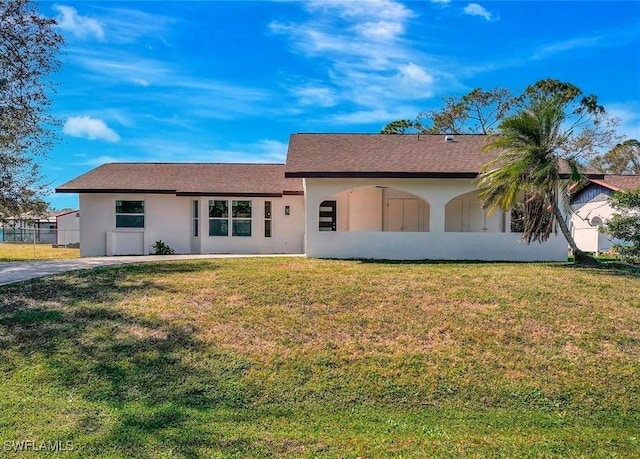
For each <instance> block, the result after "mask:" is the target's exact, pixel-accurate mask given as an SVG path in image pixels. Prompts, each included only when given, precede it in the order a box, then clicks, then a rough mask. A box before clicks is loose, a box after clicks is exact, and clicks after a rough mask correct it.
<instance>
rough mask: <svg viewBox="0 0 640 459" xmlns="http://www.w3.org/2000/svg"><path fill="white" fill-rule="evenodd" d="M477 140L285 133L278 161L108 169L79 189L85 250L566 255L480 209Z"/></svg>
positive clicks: (87, 177) (560, 244)
mask: <svg viewBox="0 0 640 459" xmlns="http://www.w3.org/2000/svg"><path fill="white" fill-rule="evenodd" d="M485 141H486V136H483V135H457V136H443V135H380V134H293V135H292V136H291V138H290V142H289V149H288V154H287V160H286V164H175V163H174V164H167V163H120V164H118V163H116V164H105V165H103V166H100V167H98V168H96V169H94V170H92V171H89V172H88V173H86V174H84V175H82V176H80V177H78V178H76V179H74V180H71V181H70V182H68V183H66V184H64V185H62V186H60V187H59V188H57V190H56V191H58V192H62V193H79V194H80V250H81V255H82V256H89V255H116V254H142V253H149V251H150V250H151V245H152V244H153V243H154V242H155V241H157V240H162V241H164V242H165V243H167V244H169V245H170V246H171V247H172V248H173V249H174V250H175V251H176V252H177V253H306V254H307V255H308V256H310V257H329V258H378V259H448V260H459V259H469V260H518V261H534V260H549V261H551V260H558V261H559V260H566V256H567V244H566V242H565V240H564V239H563V238H562V236H552V237H551V239H550V240H549V241H548V242H546V243H544V244H531V245H527V244H525V243H522V242H521V241H520V240H519V238H520V234H519V233H517V232H514V231H512V225H511V215H510V213H509V212H497V213H496V214H494V215H492V216H489V215H488V214H487V212H486V211H485V209H483V208H482V205H481V203H480V201H479V200H478V196H477V194H478V190H477V187H476V184H475V182H474V179H475V178H476V177H477V175H478V173H479V171H480V169H481V167H482V165H483V164H485V163H486V162H487V160H488V159H489V158H490V156H488V155H487V154H485V153H483V152H482V151H481V149H482V146H483V144H484V142H485Z"/></svg>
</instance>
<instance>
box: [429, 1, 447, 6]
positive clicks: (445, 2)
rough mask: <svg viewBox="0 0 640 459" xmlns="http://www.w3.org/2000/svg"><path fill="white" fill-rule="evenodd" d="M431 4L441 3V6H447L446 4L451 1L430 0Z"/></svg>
mask: <svg viewBox="0 0 640 459" xmlns="http://www.w3.org/2000/svg"><path fill="white" fill-rule="evenodd" d="M431 3H442V4H445V5H446V4H447V3H451V0H431Z"/></svg>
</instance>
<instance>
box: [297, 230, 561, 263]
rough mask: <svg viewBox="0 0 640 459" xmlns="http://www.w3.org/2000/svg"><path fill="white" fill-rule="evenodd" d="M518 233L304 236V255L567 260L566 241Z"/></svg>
mask: <svg viewBox="0 0 640 459" xmlns="http://www.w3.org/2000/svg"><path fill="white" fill-rule="evenodd" d="M519 238H520V234H517V233H451V232H448V233H434V232H425V233H421V232H413V233H385V232H371V233H355V232H342V233H341V232H322V233H321V232H318V234H313V235H307V256H309V257H317V258H373V259H388V260H425V259H431V260H486V261H566V260H567V242H566V241H565V240H564V238H563V237H562V236H552V237H551V238H550V240H549V241H547V242H546V243H544V244H537V243H534V244H531V245H527V244H526V243H523V242H521V241H520V240H519Z"/></svg>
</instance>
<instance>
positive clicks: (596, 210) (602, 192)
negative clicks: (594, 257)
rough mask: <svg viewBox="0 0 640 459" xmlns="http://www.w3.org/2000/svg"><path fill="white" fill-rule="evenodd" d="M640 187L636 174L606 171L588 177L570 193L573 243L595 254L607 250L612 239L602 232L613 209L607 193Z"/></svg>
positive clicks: (612, 242)
mask: <svg viewBox="0 0 640 459" xmlns="http://www.w3.org/2000/svg"><path fill="white" fill-rule="evenodd" d="M638 187H640V175H610V174H607V175H605V176H604V178H603V179H601V180H598V179H594V178H592V179H590V180H589V181H588V182H587V183H586V184H585V185H584V186H583V187H582V188H580V189H579V190H578V191H576V192H575V193H574V194H573V196H572V197H571V208H572V210H573V212H572V215H571V232H572V234H573V237H574V239H575V241H576V244H577V245H578V247H579V248H580V250H583V251H585V252H593V253H596V254H599V253H600V252H606V251H608V250H611V248H612V247H613V245H614V244H615V243H616V241H615V240H612V239H611V238H610V237H609V236H607V235H606V234H604V233H602V232H601V231H600V228H602V227H603V226H604V225H605V224H606V223H607V220H609V219H610V218H611V216H612V215H613V214H614V213H615V210H614V209H613V208H612V207H611V206H610V205H609V197H611V195H613V193H615V192H616V191H620V190H633V189H636V188H638Z"/></svg>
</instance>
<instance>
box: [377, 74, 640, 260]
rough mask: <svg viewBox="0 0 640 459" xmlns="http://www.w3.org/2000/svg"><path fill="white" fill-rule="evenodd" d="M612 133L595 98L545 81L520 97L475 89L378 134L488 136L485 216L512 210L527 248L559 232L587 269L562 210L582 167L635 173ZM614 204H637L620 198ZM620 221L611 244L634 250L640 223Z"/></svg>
mask: <svg viewBox="0 0 640 459" xmlns="http://www.w3.org/2000/svg"><path fill="white" fill-rule="evenodd" d="M617 125H618V120H617V119H616V118H613V117H611V116H609V114H608V113H607V112H606V111H605V109H604V107H603V106H602V105H601V104H600V103H599V101H598V97H597V96H596V95H585V94H583V92H582V90H581V89H580V88H578V87H577V86H575V85H573V84H571V83H566V82H562V81H559V80H555V79H544V80H540V81H537V82H536V83H534V84H532V85H530V86H528V87H527V88H526V89H525V90H524V92H523V93H522V94H520V95H518V96H514V95H512V94H511V93H510V92H509V91H508V90H506V89H503V88H495V89H490V90H487V91H485V90H483V89H480V88H477V89H474V90H473V91H471V92H470V93H468V94H466V95H464V96H462V97H446V98H444V99H443V106H442V108H440V109H439V110H429V111H426V112H421V113H418V115H417V116H416V118H415V119H413V120H409V119H403V120H396V121H392V122H391V123H389V124H387V125H386V126H385V127H384V128H383V129H382V131H381V133H382V134H396V135H402V134H408V133H418V134H488V135H489V137H488V140H487V142H486V144H485V146H484V148H483V149H484V151H486V152H493V153H495V155H494V156H493V157H491V158H490V159H488V160H487V163H486V164H485V165H484V166H483V167H482V169H481V171H480V174H479V176H478V178H477V179H476V183H477V186H478V189H479V192H478V197H479V199H480V200H481V201H482V203H483V206H484V207H485V208H486V209H487V210H488V212H489V214H492V213H494V212H495V211H496V210H498V209H501V210H503V211H509V210H511V209H516V211H517V212H518V213H519V215H520V216H521V224H522V239H523V240H524V241H525V242H527V243H531V242H544V241H546V240H548V239H549V237H550V236H551V235H552V234H553V233H555V231H556V228H559V229H560V231H561V233H562V234H563V236H564V237H565V239H566V240H567V242H568V244H569V247H570V248H571V251H572V252H573V254H574V257H575V262H576V264H589V265H592V264H597V261H596V260H595V259H594V258H593V257H591V256H590V255H588V254H586V253H584V252H582V251H581V250H580V249H579V248H578V246H577V245H576V242H575V240H574V238H573V235H572V234H571V231H570V229H569V227H568V225H567V221H566V220H565V217H564V214H563V210H564V209H563V207H564V208H565V209H569V199H570V195H571V189H572V188H573V187H575V186H576V185H579V184H581V183H584V181H585V179H586V176H585V169H586V168H587V167H591V168H594V169H596V170H598V171H601V172H605V173H615V174H625V173H626V174H636V173H639V172H640V167H639V166H640V152H639V146H640V144H639V142H638V141H637V140H626V141H624V142H623V141H622V139H621V138H620V136H619V135H618V134H617V130H616V127H617ZM491 134H497V135H491ZM612 145H615V146H613V148H611V146H612ZM607 149H608V151H607V152H606V153H604V154H603V153H602V151H605V150H607ZM613 202H614V204H615V205H618V206H623V205H627V206H628V205H629V203H632V204H633V203H637V201H636V200H633V199H632V198H627V197H626V196H624V197H622V196H617V197H616V199H615V200H614V201H613ZM618 208H620V207H618ZM637 210H639V211H640V208H638V209H637ZM625 218H626V219H622V217H620V218H615V219H614V220H613V221H612V224H613V227H612V228H613V230H614V231H617V232H616V234H617V235H618V236H617V237H622V238H623V239H624V240H627V241H631V242H633V237H635V238H636V239H637V238H638V237H639V236H638V233H640V217H635V216H634V214H633V211H632V212H631V214H629V212H627V214H625ZM634 225H635V226H634ZM621 228H623V229H621ZM634 231H635V233H634ZM612 234H613V233H612ZM634 234H635V236H633V235H634ZM631 236H633V237H631ZM632 245H633V244H632ZM622 253H623V254H624V253H627V254H631V253H637V252H634V251H633V249H627V250H626V251H625V250H623V251H622Z"/></svg>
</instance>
